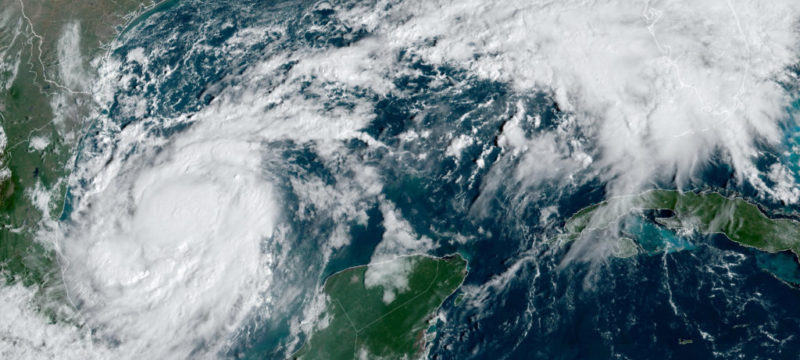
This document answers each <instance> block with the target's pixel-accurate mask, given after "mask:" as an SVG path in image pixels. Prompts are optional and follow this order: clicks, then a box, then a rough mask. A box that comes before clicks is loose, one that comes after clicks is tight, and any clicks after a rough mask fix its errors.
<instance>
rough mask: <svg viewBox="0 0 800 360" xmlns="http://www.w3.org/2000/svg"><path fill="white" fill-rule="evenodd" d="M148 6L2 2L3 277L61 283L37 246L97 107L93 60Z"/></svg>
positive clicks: (126, 0) (104, 0) (145, 0)
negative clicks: (41, 228)
mask: <svg viewBox="0 0 800 360" xmlns="http://www.w3.org/2000/svg"><path fill="white" fill-rule="evenodd" d="M148 4H149V5H152V1H150V0H88V1H77V2H76V1H64V0H52V1H32V0H0V125H1V126H2V128H3V130H4V134H5V137H6V138H7V144H6V146H5V148H0V172H2V171H3V170H5V169H7V170H10V176H0V224H1V225H2V230H0V274H2V276H5V277H6V281H9V282H14V281H22V282H23V283H24V284H26V285H33V284H38V285H45V284H53V283H58V282H59V281H60V277H59V275H58V266H57V262H56V259H55V254H54V253H53V251H52V249H50V247H49V246H47V245H46V244H41V243H39V242H37V241H36V240H35V234H36V232H37V230H39V226H40V224H41V221H42V220H43V219H47V218H49V219H54V218H57V217H58V216H59V215H60V214H61V211H62V207H63V201H64V196H65V194H66V185H67V184H66V181H65V179H66V177H67V176H68V175H69V172H70V171H71V166H70V165H71V164H70V162H71V159H72V157H73V154H74V149H75V146H76V144H77V141H78V139H80V137H81V136H82V135H83V128H84V127H85V125H86V123H87V121H88V120H89V114H90V110H91V107H92V106H93V102H92V101H93V100H92V97H91V94H90V92H91V89H90V84H91V81H92V79H94V78H95V77H96V74H95V71H94V70H93V69H92V65H91V64H90V62H91V61H92V60H93V59H96V58H98V57H100V56H102V55H103V54H104V53H105V51H106V46H107V44H108V43H109V42H110V41H112V40H113V39H114V37H115V36H116V34H117V33H118V32H119V31H120V29H121V26H124V25H125V24H127V23H130V22H131V21H133V19H134V18H135V17H136V14H139V13H141V12H143V11H145V10H146V9H147V7H145V6H144V5H148Z"/></svg>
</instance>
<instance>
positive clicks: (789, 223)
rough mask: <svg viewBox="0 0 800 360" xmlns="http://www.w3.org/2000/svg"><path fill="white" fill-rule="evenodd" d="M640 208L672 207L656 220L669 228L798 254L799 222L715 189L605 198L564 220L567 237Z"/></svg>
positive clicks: (656, 191) (759, 247)
mask: <svg viewBox="0 0 800 360" xmlns="http://www.w3.org/2000/svg"><path fill="white" fill-rule="evenodd" d="M643 210H669V211H671V212H672V216H671V217H666V218H657V219H656V221H657V222H658V223H660V224H662V225H664V226H666V227H668V228H670V229H695V230H697V231H700V232H702V233H706V234H712V233H721V234H723V235H725V236H726V237H728V238H729V239H731V240H733V241H735V242H737V243H740V244H742V245H746V246H751V247H754V248H757V249H760V250H763V251H767V252H772V253H774V252H779V251H786V250H790V251H792V252H794V253H795V254H800V223H799V222H797V221H794V220H791V219H771V218H769V217H767V216H766V215H765V214H764V213H762V212H761V210H759V209H758V207H757V206H756V205H754V204H751V203H749V202H747V201H745V200H743V199H738V198H727V197H725V196H723V195H721V194H719V193H713V192H712V193H695V192H679V191H676V190H652V191H648V192H645V193H642V194H639V195H632V196H625V197H619V198H614V199H611V200H607V201H604V202H602V203H599V204H595V205H592V206H589V207H586V208H584V209H582V210H580V211H578V212H577V213H576V214H575V215H573V216H572V217H571V218H570V219H569V220H567V222H566V224H565V230H566V233H567V237H568V238H569V239H571V240H574V239H576V238H577V237H578V236H580V235H581V234H583V233H586V232H587V231H596V230H602V229H605V228H608V227H610V226H612V225H613V224H615V223H616V222H617V220H618V219H619V218H621V217H622V216H625V215H627V214H630V213H631V212H634V211H643Z"/></svg>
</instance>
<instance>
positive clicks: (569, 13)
mask: <svg viewBox="0 0 800 360" xmlns="http://www.w3.org/2000/svg"><path fill="white" fill-rule="evenodd" d="M384 5H385V4H383V3H379V4H378V5H377V6H376V7H375V8H382V7H384ZM386 8H387V9H389V10H386V11H385V12H380V11H374V9H373V8H370V9H363V8H362V9H357V10H353V17H354V18H356V19H359V20H360V21H361V22H362V23H363V24H364V25H365V26H367V27H369V28H372V29H374V31H375V32H377V33H378V34H380V36H382V37H384V43H385V44H387V46H394V47H396V48H398V49H401V48H414V50H415V51H416V52H417V53H419V54H420V55H421V56H422V57H423V58H424V59H425V60H426V61H429V62H432V63H434V64H443V63H448V64H453V65H456V66H459V67H466V68H468V69H469V70H471V71H472V72H473V73H474V74H478V75H480V76H482V77H485V78H489V79H493V80H499V81H505V82H509V83H511V84H512V85H513V86H514V87H515V88H516V89H518V90H529V89H541V90H545V91H552V93H553V94H555V97H556V100H557V101H558V103H559V105H560V106H561V108H562V109H566V110H569V111H573V112H575V114H576V116H577V117H578V120H579V121H580V126H581V128H582V129H584V131H586V132H588V133H589V134H590V135H592V137H593V138H594V139H596V140H597V143H598V146H599V154H600V156H599V158H597V159H594V160H595V161H594V166H595V167H597V168H598V169H603V170H604V174H605V175H604V178H605V179H606V180H609V181H610V190H611V191H612V193H626V192H632V191H637V190H639V189H640V188H641V187H643V186H647V184H648V183H649V182H651V181H653V180H654V179H656V178H659V177H667V178H669V177H671V176H672V175H673V174H675V175H676V178H677V181H678V182H679V185H680V183H683V182H685V181H686V180H687V179H689V178H691V177H692V176H694V172H695V170H696V169H697V168H698V167H699V166H702V165H703V164H704V162H705V161H707V159H708V158H709V156H710V154H711V153H712V152H714V151H715V150H721V151H722V152H723V153H724V154H726V155H727V156H728V157H729V158H730V161H731V163H732V164H733V165H734V166H735V169H736V170H737V173H738V174H739V176H740V177H741V178H747V179H751V180H752V179H753V178H754V177H755V176H756V174H755V172H756V170H755V169H754V167H753V166H752V159H753V158H754V157H755V156H756V155H757V154H756V151H755V150H754V147H755V142H756V141H757V140H765V141H767V142H768V143H772V144H776V143H777V142H778V141H779V138H780V136H779V127H778V123H779V121H781V120H783V119H784V115H783V106H784V105H785V103H786V94H785V93H784V92H783V90H782V89H781V87H780V86H779V85H778V84H777V82H776V80H779V79H782V78H783V77H784V76H785V71H786V67H787V66H789V65H792V64H794V63H795V62H796V60H797V58H798V56H797V44H798V36H797V35H798V34H797V31H796V24H797V21H798V16H799V15H800V4H797V3H796V2H794V1H771V2H764V1H749V2H744V1H716V0H704V1H692V2H669V1H643V2H639V3H634V4H632V3H630V2H623V1H608V0H607V1H601V2H593V3H590V4H587V3H585V2H583V1H577V0H573V1H561V2H557V3H552V2H548V1H533V2H531V1H511V2H486V1H479V0H467V1H451V0H440V1H424V2H423V1H408V2H403V3H401V4H394V5H393V6H391V7H386ZM401 20H402V21H401ZM397 24H400V25H399V26H398V25H397ZM430 39H436V42H435V45H432V46H431V45H429V44H430V42H427V43H426V42H425V40H430Z"/></svg>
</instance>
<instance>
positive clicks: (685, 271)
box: [65, 1, 800, 359]
mask: <svg viewBox="0 0 800 360" xmlns="http://www.w3.org/2000/svg"><path fill="white" fill-rule="evenodd" d="M339 5H340V6H342V7H344V8H347V7H348V6H351V5H352V4H350V5H348V4H347V3H344V4H339ZM259 26H261V27H263V28H264V29H269V28H280V29H282V31H274V32H270V30H264V31H266V32H268V33H267V34H265V39H266V40H264V41H261V42H258V43H255V44H248V45H247V47H246V48H241V49H235V50H240V51H232V49H227V50H226V51H221V50H220V46H221V44H223V43H225V41H226V40H228V39H230V38H231V37H233V36H235V35H236V34H237V32H239V31H241V30H243V29H247V28H254V27H259ZM370 36H371V34H370V33H369V32H368V31H366V30H365V29H361V28H357V27H353V26H350V25H349V24H348V23H347V22H346V21H345V20H342V19H340V18H339V16H338V15H337V13H336V12H335V11H333V10H329V9H328V8H327V7H321V8H320V7H316V8H315V7H314V3H312V2H303V1H301V2H297V1H291V2H288V1H287V2H281V1H267V2H256V1H214V2H201V1H180V2H170V3H169V6H163V7H160V8H158V9H156V10H155V11H152V12H149V13H147V14H146V15H145V17H143V18H142V19H141V20H140V21H136V22H134V23H133V24H132V26H131V27H129V28H128V29H126V30H125V32H124V33H123V34H122V35H121V37H120V39H119V45H118V47H116V48H115V49H114V51H113V56H114V57H116V58H118V59H120V61H121V65H120V69H119V71H120V73H119V79H120V81H122V80H123V79H127V80H125V81H127V83H125V84H124V86H122V87H121V88H120V89H119V90H118V91H117V93H116V94H115V98H114V100H113V101H112V103H110V104H107V106H106V108H105V111H104V114H105V115H107V116H108V117H109V118H111V119H113V120H114V121H115V122H117V123H118V124H119V125H120V126H121V127H125V126H128V125H130V124H132V123H133V122H136V121H142V120H141V118H140V117H135V116H131V115H129V114H127V113H126V112H125V111H123V109H124V106H123V105H124V99H125V97H126V96H129V95H136V96H145V97H147V98H149V99H152V100H153V101H149V102H148V105H147V109H146V110H145V116H146V117H148V118H149V120H147V121H151V122H152V123H153V124H152V129H153V131H154V132H159V133H161V134H163V135H164V136H165V137H169V136H171V135H173V134H175V133H179V132H180V131H182V130H184V129H185V128H186V127H188V126H191V125H188V124H183V125H180V126H177V127H171V128H167V127H164V126H159V122H158V121H159V120H158V119H165V118H171V117H175V116H179V115H181V114H192V113H194V112H197V111H198V110H201V109H203V108H204V107H205V106H209V104H211V103H212V102H213V101H214V99H215V98H217V97H218V96H219V95H220V94H223V93H225V92H226V91H229V89H231V88H235V87H236V86H237V84H239V83H240V82H242V81H244V80H243V79H242V78H241V74H243V73H245V71H246V70H247V69H248V68H249V67H250V66H252V65H253V64H256V63H258V62H259V61H263V60H266V59H270V58H272V57H277V56H278V55H280V54H286V53H292V52H296V51H302V50H307V49H319V50H320V51H324V50H325V49H328V48H337V47H345V46H356V45H358V42H359V41H362V40H363V39H368V38H369V37H370ZM432 41H434V39H432ZM198 44H200V45H202V46H198ZM420 46H425V44H421V45H420ZM137 48H143V49H144V50H145V51H144V52H145V53H146V54H151V53H154V54H157V55H153V56H151V58H150V59H149V61H150V64H149V67H148V68H147V69H144V67H143V66H142V65H141V64H138V63H136V62H130V61H126V60H125V59H126V57H127V55H128V54H129V53H130V52H132V51H133V50H134V49H137ZM155 50H157V51H155ZM394 55H395V58H393V59H391V61H392V62H393V64H394V65H395V66H397V67H399V68H402V69H406V70H409V71H405V72H397V73H391V74H386V77H387V78H388V79H390V80H391V81H392V82H393V83H394V84H395V86H396V87H397V89H399V90H398V91H394V92H391V93H389V94H383V95H381V94H377V93H375V92H373V91H370V90H369V89H349V90H345V89H344V88H343V87H339V88H337V87H336V86H331V87H329V89H330V91H331V92H332V94H329V95H330V97H329V98H334V99H339V100H338V101H336V102H332V103H330V104H326V106H327V107H329V108H331V109H333V108H337V107H342V108H347V107H353V106H355V105H354V101H353V100H352V99H357V100H358V101H360V102H361V101H366V102H368V103H369V104H371V106H372V109H373V110H372V111H373V112H374V116H375V117H374V121H372V122H371V123H370V124H368V126H366V127H365V128H364V129H362V131H363V132H364V133H366V134H369V135H370V136H372V137H373V138H374V139H376V140H379V141H380V142H382V143H383V144H386V145H387V148H375V147H373V146H369V145H368V144H367V143H365V142H363V141H362V140H358V139H351V140H346V141H343V145H344V147H343V148H344V149H345V151H346V152H347V154H348V155H349V156H353V157H355V158H358V159H360V161H362V162H363V163H364V164H368V165H370V166H375V167H377V168H378V169H379V170H380V179H381V181H382V183H383V184H384V187H383V190H382V193H381V196H382V197H383V198H384V199H386V200H388V201H390V202H391V203H393V204H394V205H395V206H396V208H397V209H398V211H399V212H400V213H401V214H402V216H403V217H404V218H405V219H406V220H407V221H408V222H409V223H410V224H411V226H412V227H413V230H414V231H415V232H416V233H417V234H419V235H421V236H427V237H429V238H431V239H432V240H433V241H434V242H436V243H437V244H438V245H439V247H438V248H437V249H436V250H435V252H434V253H435V254H437V255H444V254H449V253H453V252H459V253H461V254H463V255H464V256H465V257H466V258H467V259H469V270H470V272H469V276H468V277H467V279H466V281H465V288H469V289H472V290H474V291H473V292H470V293H466V292H465V293H464V294H465V295H466V296H465V298H464V299H465V300H464V302H462V303H460V304H459V305H456V304H455V303H454V301H453V299H454V298H455V296H454V297H452V298H450V299H449V300H448V301H447V302H446V303H445V304H444V306H443V308H442V311H443V312H444V314H445V315H446V318H447V319H448V321H447V322H446V323H443V322H442V323H437V324H436V333H437V337H436V338H435V339H434V341H433V342H432V344H431V350H430V357H431V358H435V359H498V358H501V359H540V358H541V359H608V358H634V359H638V358H649V359H687V358H697V359H706V358H712V357H717V358H746V359H797V358H798V351H800V336H798V334H800V307H798V306H797V304H800V290H798V288H797V287H796V286H797V284H798V283H800V269H798V266H797V259H796V258H795V257H794V256H793V255H791V254H785V253H782V254H763V253H761V252H758V251H756V250H753V249H748V248H744V247H741V246H738V245H736V244H735V243H732V242H731V241H728V240H727V239H725V238H724V237H722V236H705V235H701V234H690V235H678V234H676V233H675V232H673V231H671V230H669V229H666V228H664V227H663V226H661V225H659V224H657V223H655V222H654V221H653V217H652V216H650V215H652V214H650V215H643V216H632V217H630V219H629V221H626V222H625V227H624V232H625V233H626V234H627V235H629V236H630V237H632V238H634V239H635V240H637V241H638V243H639V245H640V246H641V252H640V254H639V255H637V256H634V257H631V258H624V259H618V258H604V259H600V260H599V261H587V262H582V261H577V262H568V263H564V262H563V259H564V256H565V254H566V253H567V252H568V251H569V247H570V246H571V245H570V244H566V245H563V246H556V245H553V244H552V243H551V242H548V241H547V240H548V239H552V238H554V237H555V236H557V235H558V234H559V232H560V231H561V230H560V227H561V226H563V224H564V221H565V220H566V219H567V218H569V216H571V215H572V214H574V213H575V212H576V211H578V210H579V209H581V208H583V207H585V206H588V205H591V204H593V203H596V202H599V201H602V200H603V199H604V196H605V190H604V188H605V184H604V183H602V182H601V181H599V180H598V179H594V178H592V177H591V176H590V174H589V172H588V171H586V172H583V171H578V172H577V173H576V174H575V180H574V181H571V182H568V183H563V182H561V181H559V179H555V180H553V181H545V182H544V183H542V184H540V185H537V187H535V188H530V187H525V186H523V185H521V183H520V181H519V180H518V179H516V178H515V177H513V176H510V174H512V173H513V171H514V169H515V168H516V167H517V165H518V164H519V162H520V159H519V157H514V156H511V155H509V154H508V153H504V152H503V151H502V149H501V147H500V146H499V145H498V143H497V139H498V136H499V135H501V133H502V130H503V126H504V125H505V124H506V123H507V122H508V121H510V120H511V119H512V118H513V117H514V116H515V115H519V114H516V112H517V108H518V106H517V104H520V103H521V104H524V108H525V109H526V112H527V113H526V114H523V115H530V116H539V117H540V119H541V123H540V125H539V126H538V127H535V126H534V125H533V124H532V123H530V122H522V123H521V124H520V126H522V127H523V130H524V131H525V132H526V133H527V134H528V135H533V134H536V133H543V132H550V131H554V129H556V128H557V127H558V126H559V124H561V123H562V122H563V121H564V118H565V116H566V115H567V114H564V113H562V111H561V110H560V109H559V108H558V106H557V105H556V103H555V101H554V100H553V99H552V97H551V94H549V93H548V92H547V89H543V90H542V91H532V92H528V93H519V92H516V91H514V90H513V88H512V87H511V86H510V84H505V83H499V82H493V81H488V80H484V79H481V78H478V77H477V76H475V75H474V74H471V73H470V72H469V71H467V70H466V69H461V68H459V67H458V66H457V65H455V64H454V65H448V66H438V65H436V66H435V65H431V64H427V63H425V62H424V61H423V60H421V59H420V58H419V57H418V56H416V55H415V52H414V49H405V50H403V51H400V52H399V53H397V54H394ZM294 65H295V64H294V63H292V62H287V63H286V64H284V67H283V69H284V70H283V71H289V70H290V69H291V68H292V67H293V66H294ZM279 72H280V70H279ZM128 75H130V76H128ZM280 75H281V74H280V73H277V74H275V76H274V78H273V79H274V82H269V81H265V82H264V84H263V87H260V88H259V89H258V90H259V91H263V92H264V93H269V92H270V91H271V90H272V89H273V88H274V87H275V86H276V84H277V83H279V82H280V81H282V80H281V77H280ZM442 78H445V79H448V81H440V80H441V79H442ZM308 81H309V84H311V83H312V82H313V81H315V80H314V79H313V78H311V79H309V80H308ZM333 85H335V84H333ZM309 89H310V87H309ZM337 91H339V92H343V93H341V94H340V93H336V92H337ZM345 92H346V93H345ZM303 95H304V96H306V97H307V98H308V99H314V96H315V95H314V94H313V91H311V90H309V92H308V93H307V94H306V93H304V94H303ZM409 130H413V131H415V132H417V133H422V132H424V131H427V132H429V136H427V137H426V138H419V140H418V141H414V142H407V141H401V138H400V135H401V134H403V133H405V132H407V131H409ZM787 131H790V130H787ZM791 131H794V133H793V134H792V135H788V136H787V142H791V141H795V140H794V139H796V136H797V135H796V133H797V131H796V130H791ZM462 134H463V135H469V136H471V137H472V138H474V139H475V142H473V143H472V144H471V145H469V146H467V147H466V148H465V149H464V151H463V153H462V156H461V157H460V158H456V157H452V156H447V155H446V153H445V149H446V148H447V146H448V144H449V142H450V140H451V139H452V138H454V137H457V136H459V135H462ZM94 135H96V133H95V132H93V131H92V130H90V131H88V132H87V135H86V137H85V138H84V139H83V141H82V143H81V146H82V151H83V152H84V153H86V152H91V151H92V149H93V148H96V147H97V146H100V145H99V143H98V140H97V139H95V138H94V137H93V136H94ZM572 135H573V136H575V137H576V138H580V137H582V136H583V134H581V133H580V131H579V130H576V132H575V133H574V134H572ZM581 140H582V141H584V142H586V143H587V144H588V145H587V150H588V151H593V149H592V146H591V139H586V138H582V139H581ZM265 147H266V148H268V149H269V150H270V152H271V154H272V155H271V156H270V157H269V158H268V159H267V160H265V162H264V166H265V168H266V169H267V170H268V171H269V172H270V173H271V174H273V177H274V179H275V186H276V188H277V189H278V191H279V192H280V193H281V198H282V200H283V202H284V203H283V205H284V206H285V209H284V213H285V214H288V215H286V218H285V219H284V220H285V221H287V222H288V224H289V229H288V230H287V232H286V233H285V234H284V235H285V238H286V241H284V242H282V244H275V245H269V246H267V248H265V249H264V251H270V252H275V253H281V252H283V251H284V250H285V253H286V254H287V257H286V259H284V260H283V261H282V262H281V263H280V264H279V266H278V267H277V268H276V270H275V284H274V286H273V290H272V291H274V294H273V295H274V296H275V297H276V298H277V299H278V301H276V302H275V303H278V304H279V305H272V306H273V308H271V309H270V315H269V316H263V317H255V318H253V319H252V321H251V323H250V324H249V325H248V327H247V329H245V330H244V331H243V332H242V334H241V336H240V337H239V340H240V342H241V343H240V344H239V345H238V346H235V347H234V348H233V349H231V351H230V352H229V353H228V354H225V355H226V356H229V357H232V358H251V359H256V358H281V357H283V356H284V355H285V354H287V353H288V352H291V351H292V350H294V349H296V346H297V345H295V347H294V348H290V347H289V346H290V344H293V343H292V340H295V339H293V338H292V334H291V331H290V329H291V325H290V324H291V322H292V321H294V320H297V319H298V316H300V315H301V314H302V311H303V309H304V307H305V306H307V305H308V302H309V301H310V300H311V297H312V295H313V291H314V288H315V286H316V285H318V284H319V283H321V282H322V281H323V280H324V278H325V276H327V275H328V274H331V273H333V272H336V271H339V270H342V269H344V268H347V267H350V266H354V265H361V264H365V263H368V262H369V260H370V257H371V256H372V253H373V251H374V249H375V248H376V246H377V245H378V244H379V243H380V241H381V240H382V236H383V233H384V230H385V228H384V224H383V221H384V219H383V215H382V213H381V211H380V209H379V204H378V202H377V201H376V199H375V198H365V199H364V200H363V201H365V202H367V203H368V204H369V206H367V207H368V209H369V210H368V211H366V215H367V218H368V220H367V222H366V223H363V224H359V223H357V222H353V223H352V224H348V225H349V232H348V234H347V235H348V236H349V237H350V243H349V245H347V246H344V247H342V248H340V249H337V250H335V251H334V252H333V253H332V254H331V258H330V259H329V261H327V262H325V261H324V260H323V258H322V254H321V253H320V251H319V249H321V248H323V247H324V244H325V242H327V241H329V239H330V236H331V234H332V232H333V231H334V230H335V228H336V225H337V224H336V223H335V222H334V221H333V220H332V219H331V217H329V216H327V215H328V214H326V213H325V212H324V211H323V210H322V209H317V208H315V207H314V205H313V204H311V205H308V204H305V205H303V206H301V204H300V201H299V199H298V196H297V194H296V189H295V188H294V186H295V185H293V184H296V182H293V180H294V181H300V182H308V181H320V182H322V183H324V184H328V185H335V183H336V177H335V176H334V174H340V172H346V171H349V170H348V169H346V168H342V167H338V166H333V165H332V164H330V163H328V162H326V161H324V160H323V159H321V157H320V156H319V154H318V149H317V146H316V144H314V143H311V142H309V143H298V142H296V141H293V140H278V141H273V142H270V143H267V144H265ZM422 153H425V154H427V156H426V157H424V158H422V157H420V156H418V155H419V154H422ZM782 156H784V155H781V154H779V153H775V154H773V155H772V157H771V158H770V157H765V159H766V160H764V161H765V163H764V165H763V166H765V167H766V166H768V163H770V162H774V161H788V162H789V163H792V164H797V163H798V161H797V155H796V154H795V153H792V154H791V155H786V156H784V157H783V158H782ZM81 159H82V157H81V155H79V157H78V159H77V161H78V162H80V161H81ZM781 159H783V160H781ZM481 162H483V163H484V164H485V165H484V166H481V165H480V163H481ZM792 169H793V170H794V171H796V172H797V171H798V170H799V169H796V168H792ZM694 181H695V182H694V183H692V184H691V186H693V187H696V188H702V189H713V190H718V191H722V192H726V193H736V194H740V195H742V196H745V197H747V198H750V199H755V197H756V193H755V191H754V189H753V188H752V187H751V186H749V185H747V184H737V183H736V182H734V181H733V172H732V170H731V167H730V166H729V165H727V164H726V163H725V162H724V161H723V160H722V157H720V158H719V159H712V161H711V162H710V163H709V165H708V166H707V168H705V169H703V171H702V174H701V175H700V176H699V177H698V178H697V179H696V180H694ZM665 186H666V187H669V186H670V184H665ZM764 206H765V207H767V208H768V209H771V210H770V211H774V213H775V214H778V213H781V214H783V215H784V216H786V215H787V214H788V215H791V214H792V212H793V211H796V209H793V208H791V207H786V206H784V205H781V204H764ZM544 209H549V210H547V211H549V212H552V211H553V210H555V212H554V214H556V215H553V216H554V218H553V221H549V222H545V223H543V222H542V221H541V218H542V215H543V213H544V211H545V210H544ZM68 212H69V207H68V208H67V211H66V213H65V218H66V214H68ZM456 234H458V235H461V236H463V237H465V238H466V239H467V240H466V241H462V242H459V241H455V238H456V236H455V235H456ZM270 246H272V247H270ZM287 246H288V247H289V249H285V247H287ZM779 278H780V279H783V280H780V279H779ZM493 284H499V285H493ZM793 284H794V285H793ZM465 291H466V290H465ZM265 306H266V305H265ZM301 340H302V335H301ZM689 340H690V341H689ZM294 344H297V343H294Z"/></svg>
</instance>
